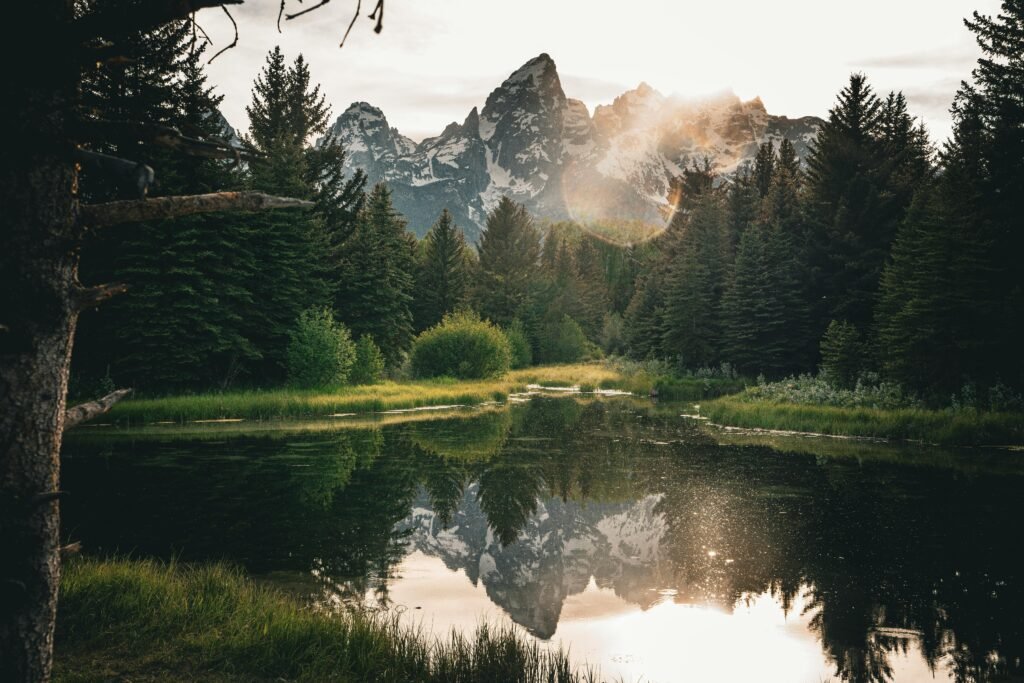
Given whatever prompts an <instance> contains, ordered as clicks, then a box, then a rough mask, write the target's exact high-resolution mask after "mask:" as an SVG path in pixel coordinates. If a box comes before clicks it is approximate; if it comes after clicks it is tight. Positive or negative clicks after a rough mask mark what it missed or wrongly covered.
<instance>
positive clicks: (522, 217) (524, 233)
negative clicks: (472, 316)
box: [474, 197, 541, 326]
mask: <svg viewBox="0 0 1024 683" xmlns="http://www.w3.org/2000/svg"><path fill="white" fill-rule="evenodd" d="M540 246H541V245H540V234H539V233H538V232H537V229H536V228H535V227H534V226H533V219H531V218H530V215H529V214H528V213H527V212H526V209H525V208H524V207H523V206H521V205H519V204H516V203H515V202H513V201H512V200H511V199H509V198H508V197H502V198H501V201H500V202H498V206H497V207H495V209H494V210H493V211H492V212H491V213H490V214H488V216H487V229H486V230H485V231H484V233H483V234H482V235H481V237H480V246H479V253H480V267H479V283H478V286H477V288H476V291H475V294H474V300H475V301H476V304H477V307H478V309H479V311H480V314H481V315H482V316H483V317H485V318H487V319H489V320H491V322H494V323H495V324H498V325H503V326H507V325H509V324H511V322H512V320H513V319H514V318H515V317H516V312H517V310H518V309H519V308H520V307H521V306H523V305H524V304H525V303H526V302H527V297H528V295H529V293H530V288H531V284H532V283H533V282H535V281H536V279H537V276H538V260H539V258H540Z"/></svg>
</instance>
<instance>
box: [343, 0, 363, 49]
mask: <svg viewBox="0 0 1024 683" xmlns="http://www.w3.org/2000/svg"><path fill="white" fill-rule="evenodd" d="M362 8H363V0H356V13H355V14H353V15H352V21H350V22H349V23H348V28H347V29H345V35H343V36H342V37H341V44H340V45H338V47H339V48H343V47H345V41H346V40H348V34H349V33H351V32H352V27H353V26H355V25H356V19H358V18H359V10H361V9H362Z"/></svg>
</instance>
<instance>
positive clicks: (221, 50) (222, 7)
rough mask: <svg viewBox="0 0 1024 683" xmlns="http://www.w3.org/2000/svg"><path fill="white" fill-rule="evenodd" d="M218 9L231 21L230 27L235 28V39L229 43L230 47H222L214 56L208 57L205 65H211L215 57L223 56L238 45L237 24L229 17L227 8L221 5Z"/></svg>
mask: <svg viewBox="0 0 1024 683" xmlns="http://www.w3.org/2000/svg"><path fill="white" fill-rule="evenodd" d="M220 8H221V9H222V10H224V14H226V15H228V19H230V20H231V25H232V26H234V27H235V39H234V40H233V41H231V44H230V45H228V46H227V47H222V48H221V49H220V50H219V51H218V52H217V54H215V55H214V56H212V57H210V61H208V62H207V64H213V60H215V59H217V57H220V56H221V55H222V54H224V53H225V52H227V51H228V50H230V49H231V48H233V47H234V46H236V45H238V22H237V21H235V18H234V17H233V16H231V12H229V11H228V8H227V7H225V6H224V5H221V6H220Z"/></svg>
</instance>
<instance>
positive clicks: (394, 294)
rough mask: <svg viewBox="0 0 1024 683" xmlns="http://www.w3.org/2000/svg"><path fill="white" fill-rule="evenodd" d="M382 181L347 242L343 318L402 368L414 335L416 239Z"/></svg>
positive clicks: (340, 300) (338, 304)
mask: <svg viewBox="0 0 1024 683" xmlns="http://www.w3.org/2000/svg"><path fill="white" fill-rule="evenodd" d="M405 227H406V222H405V219H404V218H402V217H401V215H399V214H398V212H397V211H395V209H394V206H393V205H392V204H391V191H390V190H389V189H388V187H387V185H385V184H383V183H379V184H378V185H377V186H376V187H374V188H373V191H372V192H371V193H370V195H369V196H368V197H367V199H366V205H365V206H364V207H363V209H362V211H361V212H360V214H359V217H358V219H357V220H356V227H355V230H354V231H353V233H352V236H351V237H350V238H349V239H348V241H347V242H346V243H345V245H344V250H343V261H342V264H341V269H340V271H341V278H340V283H339V287H338V294H337V297H336V300H335V310H336V311H337V314H338V318H339V319H340V320H341V321H342V322H344V323H345V324H346V325H347V326H348V328H349V329H350V330H352V334H353V336H356V337H360V336H362V335H370V336H371V337H373V340H374V341H375V342H376V343H377V346H379V347H380V350H381V353H383V354H384V358H385V359H386V361H387V363H388V365H389V366H390V367H397V366H398V365H399V364H400V363H401V361H402V357H403V354H404V353H405V352H406V351H407V350H408V349H409V346H410V344H411V343H412V335H413V317H412V310H411V307H412V302H413V286H414V279H413V277H414V276H413V268H414V263H415V253H414V250H415V241H414V238H412V237H411V235H410V234H409V233H407V231H406V229H405Z"/></svg>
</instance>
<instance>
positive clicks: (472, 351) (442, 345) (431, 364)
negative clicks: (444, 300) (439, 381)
mask: <svg viewBox="0 0 1024 683" xmlns="http://www.w3.org/2000/svg"><path fill="white" fill-rule="evenodd" d="M410 361H411V364H412V370H413V373H414V374H415V375H416V376H417V377H442V376H448V377H458V378H459V379H480V378H484V377H494V376H495V375H500V374H502V373H504V372H507V371H508V369H509V367H510V366H511V364H512V348H511V345H510V344H509V340H508V337H506V336H505V333H504V332H502V331H501V330H500V329H498V328H497V327H495V326H494V325H493V324H491V323H490V322H488V321H485V320H481V319H480V317H479V316H478V315H477V314H475V313H472V312H468V311H464V312H458V313H453V314H449V315H447V316H445V318H444V320H442V321H441V322H440V324H438V325H435V326H434V327H432V328H430V329H429V330H427V331H425V332H423V333H422V334H420V336H418V337H417V338H416V341H414V342H413V345H412V354H411V356H410Z"/></svg>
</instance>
